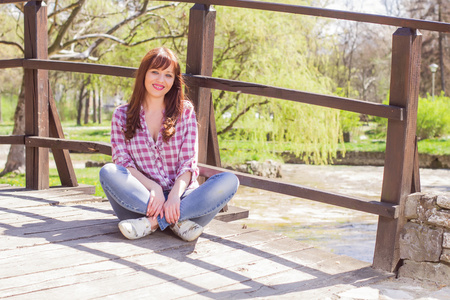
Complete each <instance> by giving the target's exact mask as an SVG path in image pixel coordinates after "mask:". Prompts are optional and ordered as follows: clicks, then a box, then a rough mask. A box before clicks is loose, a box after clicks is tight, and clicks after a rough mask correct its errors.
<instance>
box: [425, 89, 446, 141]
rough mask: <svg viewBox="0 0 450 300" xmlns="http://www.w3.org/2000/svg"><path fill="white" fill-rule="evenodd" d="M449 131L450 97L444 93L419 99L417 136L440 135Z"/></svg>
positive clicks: (426, 137) (432, 136)
mask: <svg viewBox="0 0 450 300" xmlns="http://www.w3.org/2000/svg"><path fill="white" fill-rule="evenodd" d="M449 133H450V98H449V97H445V96H444V93H442V94H441V95H440V96H436V97H435V100H433V99H432V97H431V96H430V95H428V97H427V98H420V99H419V110H418V115H417V136H418V137H419V139H429V138H437V137H442V136H445V135H447V134H449Z"/></svg>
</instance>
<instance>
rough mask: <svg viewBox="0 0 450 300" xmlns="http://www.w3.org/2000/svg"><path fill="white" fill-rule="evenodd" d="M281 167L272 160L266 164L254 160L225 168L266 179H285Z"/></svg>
mask: <svg viewBox="0 0 450 300" xmlns="http://www.w3.org/2000/svg"><path fill="white" fill-rule="evenodd" d="M281 165H282V164H280V163H277V162H274V161H272V160H268V161H265V162H259V161H254V160H252V161H248V162H247V163H245V164H240V165H229V166H225V168H226V169H229V170H234V171H238V172H242V173H248V174H253V175H257V176H262V177H265V178H281V177H283V175H282V172H281Z"/></svg>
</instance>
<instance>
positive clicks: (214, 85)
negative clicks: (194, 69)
mask: <svg viewBox="0 0 450 300" xmlns="http://www.w3.org/2000/svg"><path fill="white" fill-rule="evenodd" d="M185 78H186V81H187V82H188V83H189V84H190V85H198V86H202V87H207V88H211V89H217V90H223V91H229V92H236V93H243V94H250V95H256V96H263V97H271V98H277V99H284V100H290V101H295V102H300V103H307V104H313V105H319V106H324V107H330V108H335V109H343V110H347V111H353V112H357V113H361V114H368V115H372V116H378V117H383V118H388V119H393V120H400V121H401V120H403V114H404V109H403V108H402V107H398V106H394V105H383V104H378V103H372V102H367V101H361V100H355V99H350V98H343V97H337V96H328V95H321V94H315V93H308V92H302V91H297V90H292V89H286V88H279V87H275V86H269V85H264V84H257V83H250V82H243V81H236V80H229V79H220V78H214V77H208V76H199V75H195V76H194V75H189V74H186V75H185Z"/></svg>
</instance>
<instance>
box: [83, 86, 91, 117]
mask: <svg viewBox="0 0 450 300" xmlns="http://www.w3.org/2000/svg"><path fill="white" fill-rule="evenodd" d="M85 101H86V102H85V106H84V124H88V123H89V108H90V104H91V93H90V92H89V95H88V91H86V99H85Z"/></svg>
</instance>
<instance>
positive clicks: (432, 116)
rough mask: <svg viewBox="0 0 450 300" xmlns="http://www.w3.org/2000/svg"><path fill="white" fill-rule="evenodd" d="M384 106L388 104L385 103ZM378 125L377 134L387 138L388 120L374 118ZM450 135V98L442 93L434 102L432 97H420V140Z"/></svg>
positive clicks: (418, 117) (418, 120)
mask: <svg viewBox="0 0 450 300" xmlns="http://www.w3.org/2000/svg"><path fill="white" fill-rule="evenodd" d="M384 104H388V103H387V102H384ZM373 121H374V122H375V123H376V124H377V126H376V130H375V132H374V133H375V134H377V135H378V136H379V137H385V136H386V126H387V123H388V122H387V119H385V118H380V117H374V118H373ZM449 133H450V98H449V97H445V96H444V94H443V93H442V94H441V95H440V96H436V97H435V99H434V100H433V99H432V97H431V96H430V95H427V97H426V98H421V97H419V108H418V111H417V131H416V135H417V137H418V138H419V140H424V139H430V138H439V137H444V136H446V135H448V134H449Z"/></svg>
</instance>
